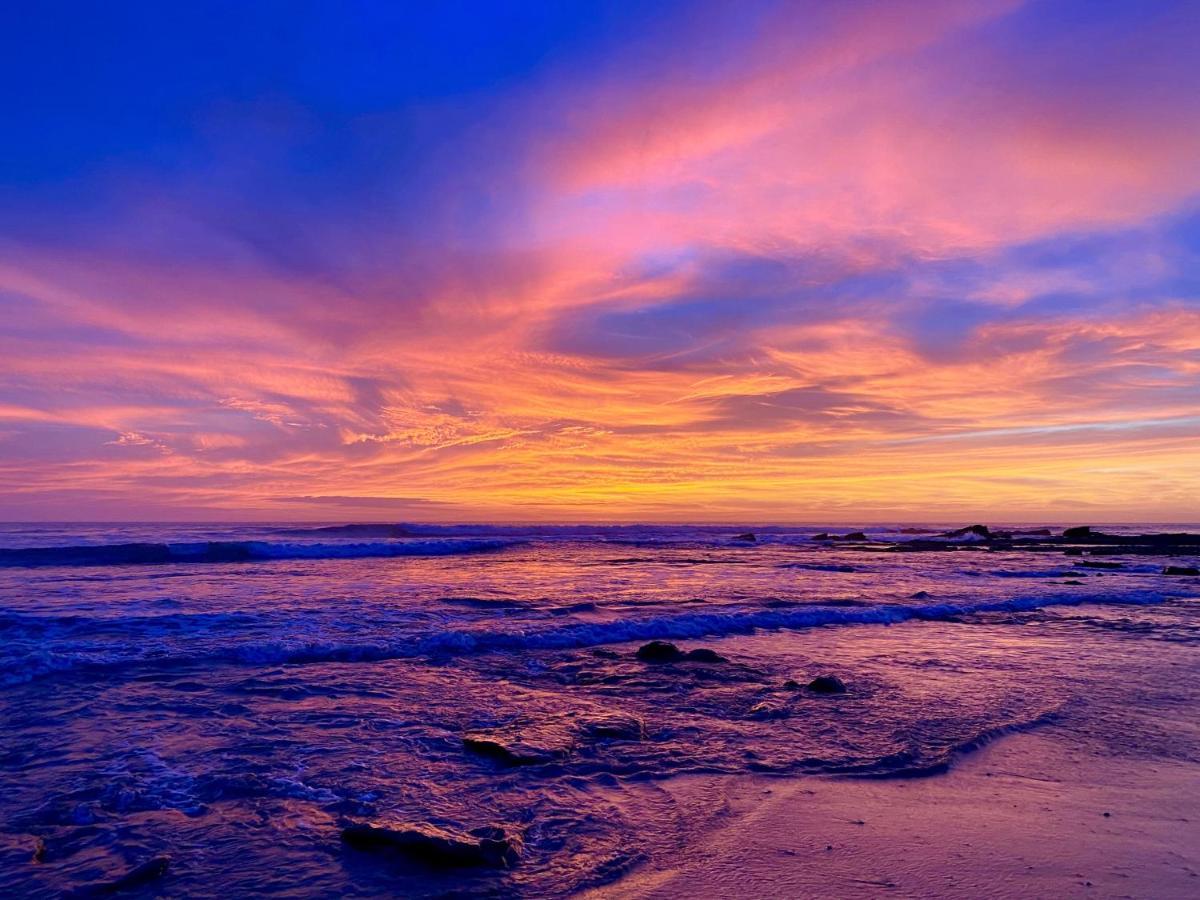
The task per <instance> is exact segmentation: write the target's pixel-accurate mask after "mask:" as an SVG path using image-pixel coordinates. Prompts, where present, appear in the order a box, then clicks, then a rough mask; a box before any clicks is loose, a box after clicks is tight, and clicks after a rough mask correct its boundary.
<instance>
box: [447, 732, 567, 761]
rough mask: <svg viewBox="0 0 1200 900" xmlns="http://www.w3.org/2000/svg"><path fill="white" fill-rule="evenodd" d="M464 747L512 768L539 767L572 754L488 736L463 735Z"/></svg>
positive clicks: (562, 750)
mask: <svg viewBox="0 0 1200 900" xmlns="http://www.w3.org/2000/svg"><path fill="white" fill-rule="evenodd" d="M463 746H464V747H466V748H467V749H468V750H470V751H471V752H473V753H478V754H479V755H480V756H486V757H489V758H490V759H495V760H498V761H499V762H502V763H506V764H508V765H510V766H538V765H542V764H543V763H548V762H554V761H555V760H556V759H562V758H563V757H564V756H566V755H567V754H568V753H569V752H570V751H569V750H564V749H561V748H558V747H538V746H536V745H534V744H527V743H525V742H523V741H520V740H514V741H506V740H503V739H501V738H498V737H496V736H493V735H488V734H467V735H463Z"/></svg>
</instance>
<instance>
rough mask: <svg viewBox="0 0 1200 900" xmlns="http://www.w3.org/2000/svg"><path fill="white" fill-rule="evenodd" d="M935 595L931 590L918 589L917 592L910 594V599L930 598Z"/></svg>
mask: <svg viewBox="0 0 1200 900" xmlns="http://www.w3.org/2000/svg"><path fill="white" fill-rule="evenodd" d="M932 596H933V595H932V594H931V593H929V591H917V592H916V593H915V594H909V595H908V599H909V600H928V599H929V598H930V597H932Z"/></svg>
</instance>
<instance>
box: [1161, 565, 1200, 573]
mask: <svg viewBox="0 0 1200 900" xmlns="http://www.w3.org/2000/svg"><path fill="white" fill-rule="evenodd" d="M1163 574H1164V575H1200V569H1197V568H1196V567H1195V566H1167V567H1166V568H1165V569H1163Z"/></svg>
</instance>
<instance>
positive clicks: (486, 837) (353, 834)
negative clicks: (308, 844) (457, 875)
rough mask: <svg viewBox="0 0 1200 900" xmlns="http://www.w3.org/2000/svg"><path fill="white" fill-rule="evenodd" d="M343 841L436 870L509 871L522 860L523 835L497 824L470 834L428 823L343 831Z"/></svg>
mask: <svg viewBox="0 0 1200 900" xmlns="http://www.w3.org/2000/svg"><path fill="white" fill-rule="evenodd" d="M342 840H343V841H345V842H346V843H347V844H349V845H350V846H351V847H354V848H355V849H358V850H372V851H380V850H382V851H389V852H394V853H399V854H402V855H404V856H407V857H408V858H410V859H413V860H416V861H417V862H422V863H425V864H426V865H429V866H435V867H452V868H458V867H488V868H494V869H507V868H510V867H512V866H515V865H516V864H517V862H518V861H519V860H520V858H521V853H522V851H523V850H524V843H523V841H522V840H521V837H520V835H518V834H516V833H515V832H512V831H509V830H508V829H505V828H502V827H500V826H497V825H489V826H485V827H483V828H474V829H471V830H470V831H467V832H459V831H451V830H450V829H448V828H439V827H438V826H436V825H429V824H425V823H417V824H409V823H401V824H397V825H376V824H372V823H363V824H359V825H350V826H348V827H346V828H344V829H342Z"/></svg>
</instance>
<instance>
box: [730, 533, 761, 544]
mask: <svg viewBox="0 0 1200 900" xmlns="http://www.w3.org/2000/svg"><path fill="white" fill-rule="evenodd" d="M734 540H735V541H745V542H746V543H747V544H753V543H755V542H756V541H757V540H758V538H756V537H755V536H754V533H753V532H750V531H747V532H746V533H745V534H739V535H738V536H737V537H735V538H734Z"/></svg>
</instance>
